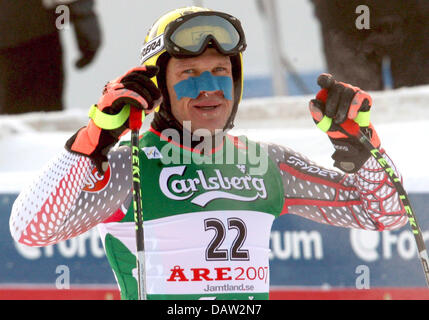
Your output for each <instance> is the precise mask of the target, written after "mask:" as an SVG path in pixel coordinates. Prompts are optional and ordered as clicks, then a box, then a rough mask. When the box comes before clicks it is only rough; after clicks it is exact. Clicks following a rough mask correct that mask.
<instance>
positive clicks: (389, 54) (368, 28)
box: [311, 0, 429, 90]
mask: <svg viewBox="0 0 429 320" xmlns="http://www.w3.org/2000/svg"><path fill="white" fill-rule="evenodd" d="M311 1H312V3H313V5H314V10H315V15H316V17H317V19H318V20H319V23H320V31H321V35H322V43H323V50H324V54H325V59H326V65H327V68H328V71H329V73H332V74H333V75H334V76H335V78H336V79H339V80H341V81H344V82H348V83H352V84H354V85H356V86H358V87H361V88H363V89H365V90H382V89H384V88H385V85H386V84H385V83H384V81H383V69H387V70H385V71H387V72H388V73H390V77H391V81H392V87H393V88H399V87H403V86H416V85H423V84H428V83H429V1H428V0H388V1H387V0H311ZM363 6H365V7H363ZM365 20H367V21H365ZM383 66H385V67H384V68H383ZM386 66H387V67H386Z"/></svg>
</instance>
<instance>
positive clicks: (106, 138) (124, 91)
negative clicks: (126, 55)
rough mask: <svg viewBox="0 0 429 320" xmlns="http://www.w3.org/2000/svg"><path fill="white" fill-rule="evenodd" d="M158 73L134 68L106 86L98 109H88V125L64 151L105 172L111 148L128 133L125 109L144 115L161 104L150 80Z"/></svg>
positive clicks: (152, 67)
mask: <svg viewBox="0 0 429 320" xmlns="http://www.w3.org/2000/svg"><path fill="white" fill-rule="evenodd" d="M158 70H159V69H158V67H154V66H149V67H146V66H141V67H136V68H133V69H131V70H130V71H128V72H127V73H126V74H125V75H123V76H121V77H119V78H117V79H115V80H113V81H111V82H109V83H108V84H106V86H105V87H104V90H103V95H102V96H101V98H100V100H99V101H98V103H97V105H94V106H92V107H91V109H90V112H89V116H90V120H89V123H88V125H87V126H86V127H83V128H81V129H80V130H79V131H78V132H76V133H75V134H74V135H73V136H72V137H71V138H70V139H69V140H68V141H67V143H66V145H65V147H66V149H67V150H69V151H71V152H74V153H78V154H81V155H85V156H88V157H90V158H91V159H92V160H93V161H94V162H95V164H96V166H97V169H98V171H100V172H104V170H103V168H102V163H104V162H107V153H108V152H109V150H110V148H112V147H113V146H114V145H115V144H116V143H117V142H118V140H119V138H120V137H121V136H122V135H124V134H125V133H126V132H128V131H129V129H130V128H129V115H130V109H129V107H128V105H129V106H132V107H135V108H137V109H140V110H144V112H145V113H146V114H147V113H149V112H151V111H152V110H153V109H154V107H156V106H157V105H159V104H160V103H161V100H162V96H161V92H160V91H159V89H158V88H157V87H156V85H155V84H154V83H153V82H152V80H151V78H153V77H154V76H155V75H156V74H157V73H158Z"/></svg>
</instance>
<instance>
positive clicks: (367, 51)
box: [0, 0, 429, 114]
mask: <svg viewBox="0 0 429 320" xmlns="http://www.w3.org/2000/svg"><path fill="white" fill-rule="evenodd" d="M273 1H275V0H273ZM310 1H311V3H312V5H313V9H314V13H315V17H316V18H317V20H318V22H319V24H320V32H321V33H320V34H321V37H322V44H323V51H324V55H325V60H326V66H327V70H326V71H328V72H329V73H331V74H333V75H334V77H335V78H336V79H339V80H340V81H344V82H348V83H352V84H354V85H356V86H359V87H361V88H363V89H365V90H383V89H385V88H386V83H385V78H386V77H385V73H386V71H387V72H388V73H389V75H390V79H391V83H392V87H393V88H399V87H403V86H416V85H423V84H428V83H429V0H389V1H387V0H347V1H346V0H310ZM61 5H64V6H66V8H67V10H68V11H67V12H61V11H60V12H58V10H57V9H58V8H59V6H61ZM362 6H364V8H366V9H367V10H362V9H361V8H362ZM358 7H359V8H360V10H357V8H358ZM61 15H67V16H61ZM66 18H69V21H70V26H72V27H73V30H74V34H75V38H76V43H77V45H78V48H79V51H80V53H81V57H80V58H79V59H78V61H76V65H75V66H76V68H78V69H81V68H85V67H86V66H87V65H89V64H90V63H91V62H92V61H93V60H94V58H95V57H96V54H97V52H98V51H99V48H100V45H101V39H102V31H101V27H100V24H99V19H98V17H97V14H96V12H95V10H94V0H0V114H16V113H26V112H33V111H56V110H63V109H64V104H63V91H64V78H65V76H64V73H65V68H64V65H63V46H62V45H61V39H60V31H61V28H59V26H58V23H59V22H60V23H61V22H67V21H66V20H67V19H66ZM59 19H63V20H64V21H59Z"/></svg>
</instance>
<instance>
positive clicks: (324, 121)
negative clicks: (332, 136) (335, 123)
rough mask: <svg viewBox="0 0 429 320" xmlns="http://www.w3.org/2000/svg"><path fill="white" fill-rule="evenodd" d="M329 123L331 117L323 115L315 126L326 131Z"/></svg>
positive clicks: (329, 125)
mask: <svg viewBox="0 0 429 320" xmlns="http://www.w3.org/2000/svg"><path fill="white" fill-rule="evenodd" d="M331 125H332V118H329V117H328V116H323V118H322V120H320V121H319V123H318V124H317V127H318V128H319V129H320V130H322V131H323V132H328V130H329V128H331Z"/></svg>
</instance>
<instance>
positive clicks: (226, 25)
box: [169, 15, 240, 53]
mask: <svg viewBox="0 0 429 320" xmlns="http://www.w3.org/2000/svg"><path fill="white" fill-rule="evenodd" d="M208 37H211V38H213V39H214V40H215V41H216V42H217V45H218V46H220V48H221V49H222V50H223V51H225V52H229V51H231V50H233V49H234V48H236V47H237V46H238V44H239V42H240V34H239V32H238V31H237V29H236V28H235V27H234V26H233V25H232V24H231V22H229V21H228V20H226V19H225V18H223V17H219V16H215V15H213V16H207V15H204V16H196V17H193V18H192V19H189V20H187V21H185V22H184V23H183V24H181V25H179V26H178V27H177V29H176V30H175V31H174V32H173V33H172V34H171V36H170V39H169V40H170V41H171V42H172V43H173V44H174V45H175V46H177V47H179V48H181V49H185V50H188V51H190V52H194V53H197V52H200V51H201V49H202V47H203V46H204V45H206V39H207V38H208Z"/></svg>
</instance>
